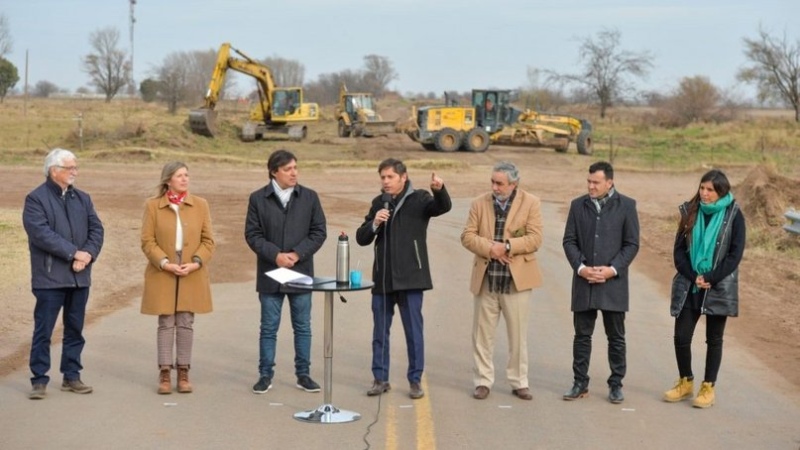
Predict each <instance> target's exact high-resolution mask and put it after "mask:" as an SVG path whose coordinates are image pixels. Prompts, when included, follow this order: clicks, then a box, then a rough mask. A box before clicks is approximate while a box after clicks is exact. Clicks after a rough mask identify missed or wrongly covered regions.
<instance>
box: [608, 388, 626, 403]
mask: <svg viewBox="0 0 800 450" xmlns="http://www.w3.org/2000/svg"><path fill="white" fill-rule="evenodd" d="M623 400H625V396H624V395H622V386H609V388H608V401H610V402H611V403H615V404H616V403H622V401H623Z"/></svg>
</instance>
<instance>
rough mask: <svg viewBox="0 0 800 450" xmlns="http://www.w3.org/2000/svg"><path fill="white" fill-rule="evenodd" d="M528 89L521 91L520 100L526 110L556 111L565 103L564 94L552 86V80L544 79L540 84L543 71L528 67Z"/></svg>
mask: <svg viewBox="0 0 800 450" xmlns="http://www.w3.org/2000/svg"><path fill="white" fill-rule="evenodd" d="M527 72H528V87H527V88H526V89H523V90H522V91H521V92H520V93H519V94H520V100H522V101H523V102H524V105H525V107H526V108H529V109H534V110H539V111H557V110H558V109H559V107H561V106H563V105H565V104H566V103H567V98H566V96H565V95H564V93H563V92H562V91H561V90H560V89H558V86H553V83H552V80H550V79H549V78H545V81H544V82H542V81H541V78H542V75H543V74H545V71H544V70H541V69H536V68H534V67H528V71H527Z"/></svg>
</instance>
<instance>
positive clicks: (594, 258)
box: [562, 191, 639, 312]
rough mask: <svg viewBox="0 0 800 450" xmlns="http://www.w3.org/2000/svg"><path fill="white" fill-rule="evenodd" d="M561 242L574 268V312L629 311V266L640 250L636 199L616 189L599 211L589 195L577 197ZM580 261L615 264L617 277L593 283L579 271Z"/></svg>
mask: <svg viewBox="0 0 800 450" xmlns="http://www.w3.org/2000/svg"><path fill="white" fill-rule="evenodd" d="M562 244H563V246H564V253H565V254H566V256H567V261H569V265H570V266H571V267H572V307H571V309H572V311H575V312H579V311H587V310H590V309H598V310H603V311H621V312H625V311H628V303H629V298H628V297H629V293H628V292H629V291H628V267H629V266H630V264H631V263H632V262H633V258H634V257H636V254H637V253H638V252H639V215H638V213H637V212H636V201H635V200H633V199H632V198H630V197H626V196H624V195H622V194H620V193H619V192H618V191H617V192H615V193H614V195H612V196H611V197H610V198H609V199H608V203H606V205H605V206H603V209H602V211H600V212H599V213H598V212H597V208H596V207H595V206H594V203H592V200H591V199H590V198H589V195H588V194H587V195H583V196H581V197H578V198H576V199H575V200H573V201H572V203H571V204H570V207H569V215H568V216H567V224H566V226H565V229H564V239H563V241H562ZM581 264H584V265H586V266H612V267H613V268H614V269H616V271H617V276H616V277H614V278H611V279H609V280H606V282H605V283H597V284H590V283H589V282H588V281H587V280H586V279H585V278H583V277H581V276H579V275H578V273H577V270H578V268H579V267H580V266H581Z"/></svg>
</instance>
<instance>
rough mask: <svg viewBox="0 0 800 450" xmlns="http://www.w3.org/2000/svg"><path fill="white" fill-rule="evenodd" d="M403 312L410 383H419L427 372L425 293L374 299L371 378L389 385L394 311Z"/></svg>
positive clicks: (419, 292)
mask: <svg viewBox="0 0 800 450" xmlns="http://www.w3.org/2000/svg"><path fill="white" fill-rule="evenodd" d="M395 305H397V309H398V310H399V311H400V319H401V320H402V321H403V331H405V336H406V351H407V352H408V371H407V373H406V378H407V379H408V382H409V383H419V382H420V379H421V378H422V371H423V370H424V368H425V340H424V339H423V334H422V325H423V324H422V291H418V290H415V291H400V292H393V293H391V294H386V295H383V294H373V296H372V318H373V328H372V375H373V376H374V377H375V379H376V380H380V381H389V341H390V339H389V331H390V328H391V327H392V318H393V317H394V307H395Z"/></svg>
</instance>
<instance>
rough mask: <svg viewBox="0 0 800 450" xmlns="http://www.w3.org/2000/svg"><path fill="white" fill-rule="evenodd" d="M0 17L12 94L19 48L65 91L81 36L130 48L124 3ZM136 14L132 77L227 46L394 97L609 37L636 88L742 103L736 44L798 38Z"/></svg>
mask: <svg viewBox="0 0 800 450" xmlns="http://www.w3.org/2000/svg"><path fill="white" fill-rule="evenodd" d="M0 13H2V14H5V16H6V18H7V20H8V23H9V25H10V31H11V37H12V39H13V50H12V53H11V54H10V55H7V58H8V59H9V60H10V61H11V62H12V63H13V64H15V65H16V66H17V67H18V69H19V72H20V78H21V80H20V83H18V85H17V87H18V88H20V89H21V88H22V86H23V82H24V74H25V53H26V51H27V52H28V61H29V63H28V83H29V85H31V86H32V85H34V84H36V82H37V81H41V80H47V81H50V82H53V83H55V84H56V85H58V86H59V87H62V88H66V89H69V90H70V91H74V90H75V89H76V88H78V87H80V86H86V85H88V77H87V75H86V74H85V73H84V72H83V71H82V70H81V58H82V57H83V56H85V55H87V54H88V53H90V52H91V48H90V46H89V35H90V34H91V33H92V32H93V31H97V30H99V29H101V28H106V27H115V28H117V29H119V31H120V33H121V46H124V47H125V49H127V50H130V42H131V40H130V0H0ZM134 17H135V19H136V22H135V26H134V29H133V37H134V41H133V42H134V71H135V73H134V75H135V78H136V80H137V82H138V81H141V80H142V79H144V78H146V77H147V76H148V75H150V74H151V72H152V70H153V67H154V66H156V65H159V64H161V63H162V61H163V60H164V58H165V57H166V56H167V55H169V54H170V53H171V52H176V51H192V50H208V49H214V50H216V49H217V48H218V47H219V45H220V44H221V43H222V42H230V43H231V44H232V45H233V46H234V47H237V48H239V49H241V50H242V51H244V52H245V53H247V54H248V55H250V56H252V57H255V58H264V57H268V56H280V57H283V58H287V59H293V60H297V61H299V62H300V63H302V64H303V65H304V66H305V69H306V81H307V82H308V81H313V80H316V79H317V77H318V76H319V75H320V74H323V73H332V72H339V71H341V70H345V69H351V70H358V69H361V68H362V67H363V57H364V56H365V55H368V54H377V55H381V56H385V57H387V58H389V60H390V61H391V62H392V64H393V65H394V68H395V69H396V71H397V73H398V75H399V78H398V79H397V80H396V81H394V82H393V83H392V84H391V85H390V88H391V89H394V90H397V91H400V92H401V93H406V92H431V91H433V92H436V93H441V92H442V91H444V90H456V91H468V90H470V89H472V88H479V87H498V88H517V87H524V86H527V85H528V84H529V83H528V79H527V69H528V68H529V67H531V68H540V69H550V70H555V71H558V72H562V73H575V72H578V69H579V66H578V47H579V42H580V40H581V38H585V37H587V36H594V35H596V33H597V32H599V31H601V30H604V29H617V30H619V31H620V32H621V35H622V47H623V48H624V49H627V50H632V51H642V50H647V51H650V52H651V53H652V55H653V56H654V57H655V58H654V62H655V67H654V69H653V70H652V72H651V74H650V76H649V77H648V79H647V80H645V81H643V82H641V83H639V84H638V85H639V87H641V88H643V89H650V90H659V91H662V92H666V91H667V90H669V89H671V88H672V87H674V86H676V85H677V82H678V81H679V80H680V79H681V78H682V77H685V76H694V75H704V76H707V77H709V78H710V80H711V82H712V83H714V84H715V85H717V86H718V87H721V88H733V89H735V90H737V91H738V92H740V93H741V94H743V95H745V96H750V95H752V92H753V91H752V88H748V87H742V86H737V85H736V80H735V73H736V71H737V70H738V69H739V68H740V67H742V66H743V65H744V64H745V59H744V56H743V53H742V49H743V46H742V38H743V37H756V36H757V33H758V29H759V26H762V27H763V28H764V29H766V30H768V31H769V32H770V33H772V34H774V35H777V36H783V35H784V33H785V34H786V36H787V37H788V38H789V40H790V42H796V41H797V40H798V39H800V26H799V25H797V23H798V20H800V1H798V0H760V1H756V0H725V1H722V0H616V1H609V0H603V1H590V0H573V1H571V2H559V1H552V0H550V1H539V0H491V1H486V0H484V1H480V2H478V1H474V0H371V1H368V0H337V1H332V0H136V5H135V6H134ZM210 75H211V74H209V77H210ZM310 100H312V101H313V99H310Z"/></svg>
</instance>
